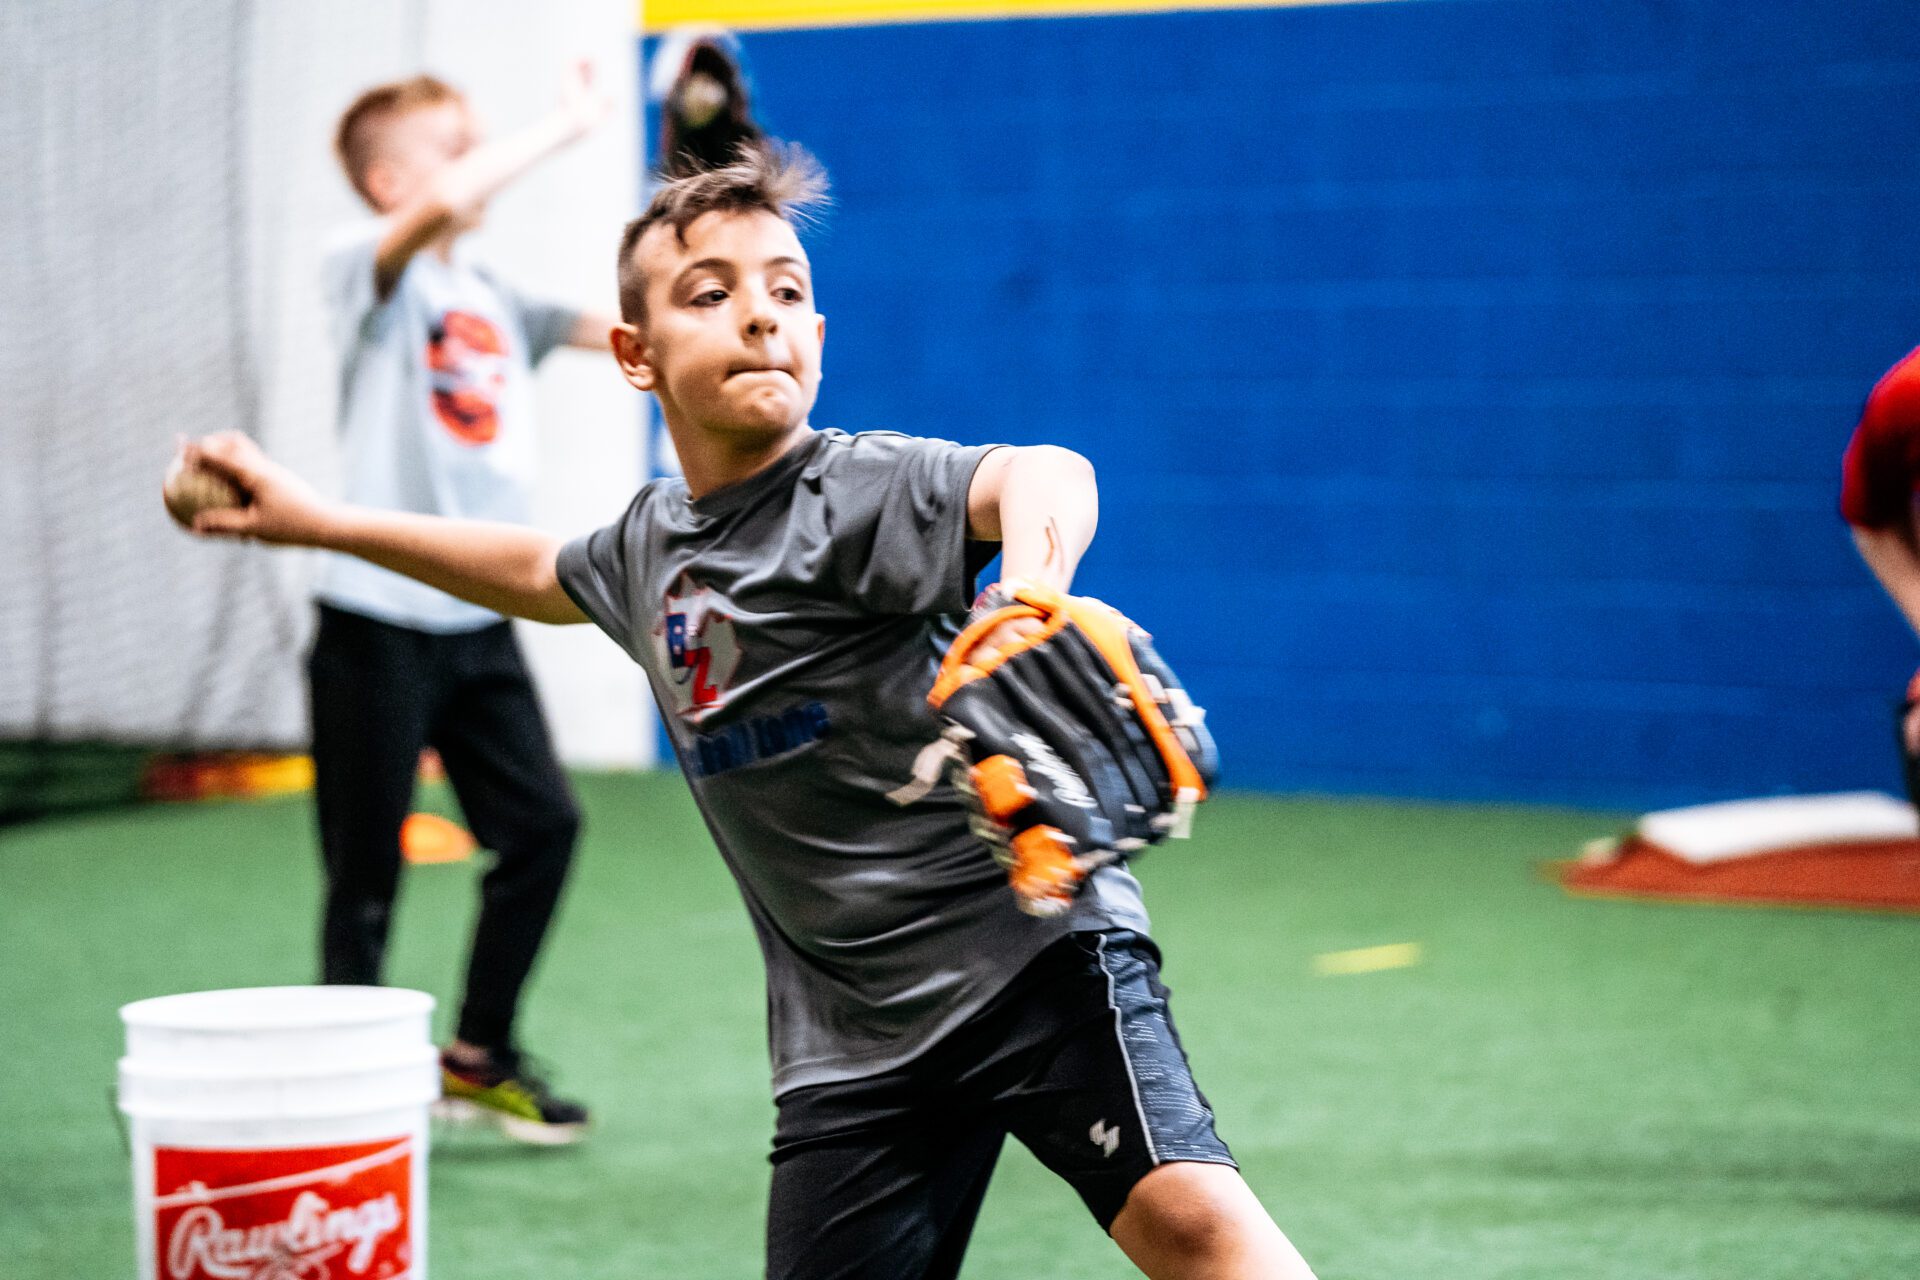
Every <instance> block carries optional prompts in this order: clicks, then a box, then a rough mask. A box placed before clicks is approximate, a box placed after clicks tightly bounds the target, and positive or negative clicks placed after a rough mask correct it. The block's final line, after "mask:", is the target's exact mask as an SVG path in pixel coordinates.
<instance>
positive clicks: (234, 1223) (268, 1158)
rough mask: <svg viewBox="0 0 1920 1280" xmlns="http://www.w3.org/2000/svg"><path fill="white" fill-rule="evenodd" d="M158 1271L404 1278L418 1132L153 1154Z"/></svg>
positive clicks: (167, 1276)
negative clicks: (345, 1142) (346, 1142)
mask: <svg viewBox="0 0 1920 1280" xmlns="http://www.w3.org/2000/svg"><path fill="white" fill-rule="evenodd" d="M153 1174H154V1177H153V1189H154V1197H155V1198H154V1206H153V1207H154V1213H153V1241H154V1255H155V1266H156V1268H157V1271H156V1275H155V1276H154V1277H152V1278H151V1280H347V1277H358V1278H362V1280H406V1277H408V1276H410V1275H411V1274H412V1268H413V1245H412V1239H411V1237H412V1231H411V1230H410V1228H411V1225H412V1222H411V1213H412V1204H411V1195H410V1188H411V1185H412V1177H413V1139H412V1138H411V1137H400V1138H386V1139H383V1140H381V1141H379V1142H362V1143H356V1144H354V1145H352V1146H343V1147H297V1148H281V1149H277V1150H271V1151H202V1150H194V1149H191V1148H184V1147H158V1148H156V1149H155V1150H154V1153H153Z"/></svg>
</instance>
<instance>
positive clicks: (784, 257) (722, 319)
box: [616, 210, 827, 444]
mask: <svg viewBox="0 0 1920 1280" xmlns="http://www.w3.org/2000/svg"><path fill="white" fill-rule="evenodd" d="M633 252H634V254H635V255H636V256H637V257H638V258H639V260H640V268H641V271H642V273H643V274H644V276H645V279H646V289H647V314H646V317H645V318H644V319H643V320H641V321H639V322H638V323H637V324H636V325H635V326H634V327H633V329H632V330H631V331H622V332H621V333H620V334H619V339H620V340H619V341H618V342H617V350H616V354H617V355H618V356H619V357H620V364H621V368H622V369H623V370H624V371H625V373H626V375H627V380H628V381H629V382H631V383H633V385H634V386H636V387H639V388H640V389H641V390H643V391H651V392H653V393H654V395H656V396H657V397H659V400H660V408H661V412H662V413H663V414H665V415H666V418H667V421H668V422H669V423H671V424H674V425H676V426H680V427H684V428H687V429H691V430H695V431H704V432H709V433H713V434H716V435H720V436H725V437H731V438H733V439H734V440H736V441H738V442H739V443H742V444H751V443H752V442H753V441H754V440H755V439H765V438H768V437H774V436H778V435H781V434H784V433H785V432H787V431H789V430H791V429H793V428H794V427H797V426H799V425H801V424H803V423H804V422H806V420H807V414H808V413H809V412H811V411H812V409H813V401H814V397H815V396H816V395H818V394H819V390H820V346H821V343H822V341H823V340H824V338H825V336H826V323H827V322H826V320H825V318H824V317H822V316H821V315H820V313H819V312H818V311H816V310H814V302H813V276H812V269H811V268H810V267H809V265H808V263H807V253H806V250H805V249H802V248H801V247H800V238H799V237H798V236H796V235H795V234H794V231H793V228H792V227H791V226H789V225H787V223H786V221H785V220H784V219H782V218H779V217H777V216H775V215H774V214H771V213H767V212H765V211H762V210H752V211H748V212H742V213H705V214H702V215H700V217H699V218H697V219H695V220H694V221H693V223H691V224H690V225H689V226H688V227H687V233H686V239H685V243H684V244H683V243H681V241H680V239H679V238H678V237H676V236H675V235H674V234H673V228H672V227H669V226H665V225H660V226H655V227H652V228H650V229H649V230H648V231H647V233H646V234H645V235H643V236H642V237H641V239H640V243H639V244H637V245H635V246H634V250H633Z"/></svg>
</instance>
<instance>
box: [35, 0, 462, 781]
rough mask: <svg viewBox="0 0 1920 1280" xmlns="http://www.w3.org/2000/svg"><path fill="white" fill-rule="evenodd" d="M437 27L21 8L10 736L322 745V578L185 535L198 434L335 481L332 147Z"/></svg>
mask: <svg viewBox="0 0 1920 1280" xmlns="http://www.w3.org/2000/svg"><path fill="white" fill-rule="evenodd" d="M423 12H424V10H423V8H422V6H420V5H409V4H404V3H391V4H373V3H365V4H342V5H325V6H313V5H275V4H268V3H261V2H259V0H253V2H249V0H167V3H165V4H152V3H142V2H140V0H94V2H92V3H85V2H80V0H9V3H7V4H6V5H4V6H0V175H4V177H3V178H0V181H3V182H4V184H5V192H4V196H5V198H4V199H0V739H14V740H21V739H26V740H38V741H78V740H93V741H101V740H106V741H121V742H132V743H150V744H166V745H176V746H252V747H269V746H295V745H298V744H300V743H302V742H303V741H304V737H305V711H304V706H303V697H304V695H303V692H302V686H301V679H300V653H301V650H302V649H303V647H304V645H305V643H306V639H307V636H306V632H307V628H308V626H309V625H310V624H309V621H308V609H307V607H306V603H305V592H304V587H303V579H304V574H305V571H306V569H307V565H306V564H305V563H303V561H302V560H301V558H300V557H299V556H291V555H270V554H266V553H263V552H261V551H259V550H257V549H251V548H239V547H226V546H213V545H210V544H206V543H201V542H196V541H194V540H191V539H189V538H187V537H186V536H184V535H182V534H181V533H179V532H177V531H176V530H175V529H174V528H173V527H172V526H171V525H170V524H169V522H168V521H167V519H166V517H165V514H164V513H163V512H162V510H161V507H160V504H159V501H158V482H159V477H160V474H161V471H162V469H163V467H164V465H165V463H166V460H167V458H168V456H169V454H170V452H171V450H172V443H173V440H174V437H175V436H176V435H179V434H199V433H203V432H207V431H210V430H216V429H221V428H229V427H231V428H236V429H239V430H243V431H247V432H249V433H251V434H253V435H255V436H257V437H259V438H261V439H262V440H263V441H265V442H266V443H267V444H268V446H269V448H270V449H272V450H273V451H274V452H275V453H276V454H278V455H279V456H281V457H284V458H286V459H287V460H289V461H290V462H293V463H294V464H295V465H297V466H299V467H300V469H302V470H304V471H306V472H308V473H309V474H313V473H315V472H318V473H319V474H320V475H321V476H323V477H324V476H325V475H326V473H327V472H328V470H329V468H330V441H329V439H328V437H329V433H330V429H329V426H328V424H329V421H330V416H331V412H332V395H333V389H332V387H331V386H330V385H329V381H330V377H331V374H330V367H331V365H330V359H329V356H328V354H327V351H326V348H325V345H324V343H325V337H324V332H323V330H322V328H321V324H322V319H321V309H320V306H319V299H318V297H317V283H316V281H315V278H314V277H315V272H314V266H315V257H314V246H316V245H317V244H318V243H319V241H320V238H321V236H322V235H323V232H324V228H325V226H326V225H327V224H329V223H331V222H334V221H337V220H338V219H339V218H341V217H344V216H348V215H350V213H351V212H352V205H351V201H350V198H349V197H348V195H347V193H346V192H345V189H344V186H343V184H341V183H340V182H339V181H338V179H337V178H336V177H335V176H334V175H333V173H332V172H331V168H330V166H331V161H330V158H329V156H328V154H327V132H328V127H329V125H330V123H331V121H332V119H333V116H334V113H335V112H337V111H338V110H339V108H340V106H341V105H342V104H343V103H344V101H345V100H346V97H347V96H349V95H350V94H351V92H352V91H353V90H354V89H355V88H357V87H359V86H362V85H364V84H367V83H370V82H371V81H373V80H376V79H379V78H382V77H384V76H387V75H390V74H393V73H395V72H398V71H401V70H406V69H411V67H412V66H415V65H417V63H418V60H419V57H420V47H421V39H422V35H423V33H422V30H421V28H422V26H423V22H424V20H423V18H422V16H421V15H422V13H423Z"/></svg>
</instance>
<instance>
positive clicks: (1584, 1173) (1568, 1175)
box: [1447, 1131, 1920, 1218]
mask: <svg viewBox="0 0 1920 1280" xmlns="http://www.w3.org/2000/svg"><path fill="white" fill-rule="evenodd" d="M1761 1144H1765V1149H1758V1148H1759V1147H1760V1146H1761ZM1447 1163H1449V1164H1452V1165H1455V1166H1462V1167H1464V1166H1472V1167H1474V1168H1477V1169H1479V1170H1481V1171H1483V1172H1490V1173H1496V1174H1500V1175H1503V1176H1506V1177H1512V1178H1521V1179H1531V1180H1541V1181H1552V1182H1565V1183H1574V1184H1579V1185H1580V1186H1582V1187H1583V1188H1584V1189H1585V1190H1584V1192H1583V1194H1585V1195H1586V1196H1587V1197H1589V1198H1592V1197H1593V1196H1594V1194H1595V1193H1596V1192H1600V1191H1601V1189H1603V1188H1604V1189H1605V1192H1602V1194H1605V1193H1606V1192H1611V1193H1612V1195H1610V1196H1609V1198H1618V1199H1620V1200H1622V1201H1625V1200H1634V1201H1644V1200H1646V1199H1649V1198H1657V1199H1661V1200H1666V1199H1669V1198H1670V1197H1673V1196H1676V1195H1684V1196H1686V1197H1688V1198H1692V1199H1698V1198H1700V1197H1702V1196H1703V1195H1704V1196H1711V1195H1712V1194H1713V1192H1712V1189H1713V1186H1714V1184H1716V1183H1721V1184H1725V1185H1726V1186H1728V1187H1729V1188H1738V1190H1737V1191H1734V1192H1731V1193H1730V1194H1731V1197H1732V1198H1736V1199H1740V1200H1751V1199H1752V1198H1753V1194H1754V1188H1755V1187H1756V1185H1759V1184H1773V1185H1775V1186H1777V1187H1778V1189H1779V1191H1780V1193H1781V1195H1783V1196H1784V1197H1786V1198H1789V1199H1793V1200H1798V1201H1800V1202H1802V1203H1805V1204H1810V1205H1817V1206H1819V1207H1822V1208H1830V1209H1854V1210H1859V1211H1863V1212H1869V1213H1878V1214H1887V1215H1891V1216H1896V1217H1911V1218H1920V1142H1916V1141H1914V1140H1912V1139H1908V1138H1896V1137H1892V1136H1888V1135H1878V1134H1859V1133H1851V1134H1848V1133H1835V1132H1823V1133H1819V1134H1808V1133H1804V1132H1797V1133H1792V1134H1787V1133H1741V1134H1737V1135H1735V1134H1728V1133H1724V1132H1719V1133H1698V1134H1693V1135H1686V1134H1682V1133H1679V1132H1677V1131H1676V1132H1672V1133H1669V1134H1668V1135H1666V1137H1665V1140H1664V1142H1663V1143H1662V1144H1661V1146H1659V1147H1657V1148H1656V1147H1653V1146H1651V1145H1649V1146H1648V1147H1645V1148H1642V1149H1639V1150H1630V1149H1625V1148H1614V1149H1595V1148H1591V1147H1589V1148H1586V1149H1581V1150H1569V1149H1566V1148H1558V1147H1556V1148H1552V1149H1540V1150H1528V1151H1509V1152H1504V1153H1498V1154H1490V1155H1487V1156H1485V1157H1482V1158H1479V1159H1475V1158H1473V1157H1470V1156H1460V1157H1454V1158H1451V1159H1449V1160H1448V1161H1447Z"/></svg>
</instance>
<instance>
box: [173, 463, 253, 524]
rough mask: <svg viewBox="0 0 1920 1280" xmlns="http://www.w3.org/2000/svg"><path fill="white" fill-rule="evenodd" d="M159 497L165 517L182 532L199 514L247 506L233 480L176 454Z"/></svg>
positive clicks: (244, 497) (244, 496) (243, 496)
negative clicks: (162, 502) (166, 515)
mask: <svg viewBox="0 0 1920 1280" xmlns="http://www.w3.org/2000/svg"><path fill="white" fill-rule="evenodd" d="M160 497H161V499H162V501H164V502H165V503H166V504H167V514H168V515H170V516H172V517H173V518H174V520H175V521H176V522H177V523H178V524H179V525H180V527H181V528H183V529H191V528H192V527H193V518H194V517H195V516H197V515H199V514H200V513H201V512H202V511H214V510H218V509H220V508H222V507H244V506H246V505H247V499H246V495H245V494H243V493H241V492H240V490H238V489H236V488H234V487H233V482H232V481H230V480H228V479H227V478H226V477H225V476H221V475H216V474H215V473H214V472H212V471H209V470H207V469H206V468H205V467H202V466H198V465H195V464H190V463H188V461H187V460H186V459H185V458H184V457H181V456H178V455H176V456H175V457H174V459H173V465H172V466H170V467H168V468H167V478H166V479H165V480H162V481H161V482H160Z"/></svg>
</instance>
